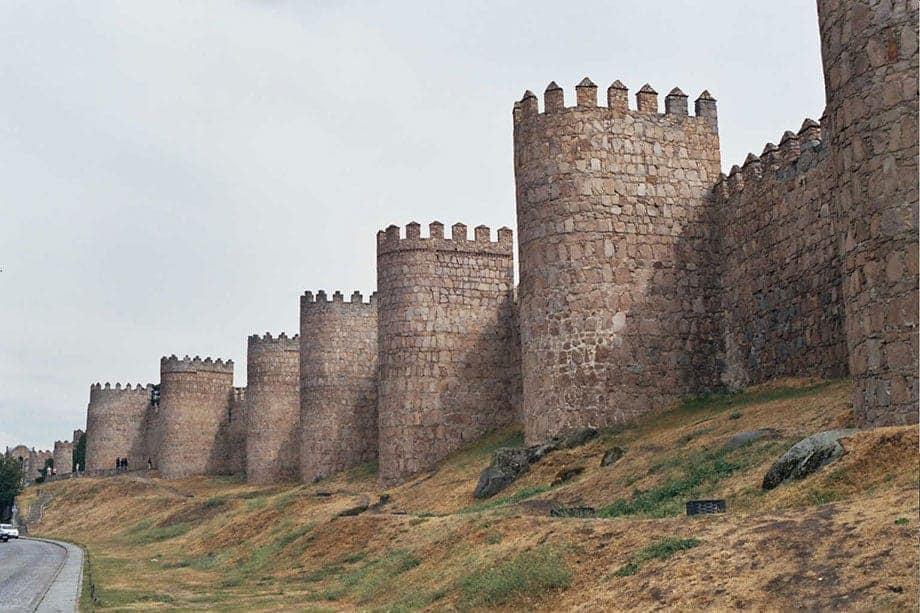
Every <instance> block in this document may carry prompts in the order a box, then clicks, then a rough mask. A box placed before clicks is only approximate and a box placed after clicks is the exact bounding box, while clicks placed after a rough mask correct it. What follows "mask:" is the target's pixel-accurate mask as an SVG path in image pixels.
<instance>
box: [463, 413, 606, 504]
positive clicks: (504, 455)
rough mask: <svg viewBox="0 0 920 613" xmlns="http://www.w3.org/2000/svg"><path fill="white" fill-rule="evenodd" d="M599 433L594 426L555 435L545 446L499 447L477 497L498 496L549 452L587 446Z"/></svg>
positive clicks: (480, 482)
mask: <svg viewBox="0 0 920 613" xmlns="http://www.w3.org/2000/svg"><path fill="white" fill-rule="evenodd" d="M597 435H598V432H597V430H596V429H594V428H581V429H579V430H573V431H571V432H569V433H568V434H566V435H565V436H556V437H553V438H552V439H550V440H549V441H548V442H546V443H543V444H542V445H534V446H532V447H525V448H523V449H521V448H515V447H502V448H500V449H496V450H495V451H494V452H492V463H491V464H489V466H487V467H486V468H484V469H483V471H482V472H481V473H480V474H479V482H478V483H476V489H475V491H474V492H473V496H475V497H476V498H488V497H490V496H494V495H495V494H497V493H498V492H500V491H501V490H503V489H505V488H506V487H508V486H509V485H510V484H511V483H512V482H513V481H514V480H515V479H517V478H518V477H520V476H521V475H523V474H524V473H526V472H527V470H528V469H529V468H530V465H531V464H533V463H534V462H537V461H539V460H541V459H542V458H543V457H544V456H545V455H546V454H548V453H552V452H553V451H558V450H560V449H571V448H572V447H578V446H579V445H584V444H585V443H587V442H588V441H590V440H592V439H594V438H596V437H597Z"/></svg>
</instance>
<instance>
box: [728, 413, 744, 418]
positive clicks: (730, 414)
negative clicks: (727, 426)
mask: <svg viewBox="0 0 920 613" xmlns="http://www.w3.org/2000/svg"><path fill="white" fill-rule="evenodd" d="M742 415H743V414H742V413H739V412H738V411H735V412H733V413H729V414H728V418H729V419H741V416H742Z"/></svg>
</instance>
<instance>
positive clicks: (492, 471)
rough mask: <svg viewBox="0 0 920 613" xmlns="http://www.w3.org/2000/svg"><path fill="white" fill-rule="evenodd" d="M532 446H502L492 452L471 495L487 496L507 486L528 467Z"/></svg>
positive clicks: (477, 496)
mask: <svg viewBox="0 0 920 613" xmlns="http://www.w3.org/2000/svg"><path fill="white" fill-rule="evenodd" d="M532 453H533V448H532V447H528V448H525V449H517V448H511V447H502V448H501V449H496V450H495V451H494V452H493V453H492V463H491V464H489V466H487V467H486V468H485V469H483V471H482V473H480V475H479V482H478V483H477V484H476V490H475V491H474V492H473V496H475V497H476V498H488V497H489V496H494V495H495V494H497V493H498V492H500V491H501V490H503V489H505V488H506V487H508V486H509V485H510V484H511V483H512V482H513V481H514V480H515V479H517V478H518V477H520V476H521V475H523V474H524V473H526V472H527V470H528V469H529V468H530V462H531V456H532Z"/></svg>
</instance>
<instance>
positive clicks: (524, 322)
mask: <svg viewBox="0 0 920 613" xmlns="http://www.w3.org/2000/svg"><path fill="white" fill-rule="evenodd" d="M619 87H622V86H619ZM619 87H615V88H612V89H613V91H612V92H611V91H608V101H609V104H610V106H609V107H603V108H599V107H597V105H596V103H594V104H591V100H590V98H591V97H590V95H585V94H582V95H581V96H580V105H579V106H578V107H576V108H564V106H563V104H562V102H563V101H562V97H563V96H562V91H561V90H552V91H550V90H547V108H546V111H547V112H545V113H542V114H541V113H539V112H538V109H537V100H536V99H535V98H530V97H528V98H526V99H525V100H522V101H521V106H520V111H519V112H517V113H515V120H514V167H515V179H516V184H517V213H518V240H519V251H520V276H521V281H520V288H519V296H520V325H521V348H522V373H523V389H524V396H523V405H524V414H525V438H526V440H527V442H528V443H531V444H532V443H535V442H537V441H541V440H546V439H547V438H549V437H552V436H555V435H557V434H559V433H560V432H563V431H566V430H569V429H571V428H577V427H584V426H587V425H593V426H597V427H604V426H608V425H613V424H616V423H621V422H623V421H626V420H629V419H632V418H634V417H636V416H638V415H641V414H643V413H645V412H647V411H649V410H651V409H652V408H653V407H655V406H660V405H661V404H663V403H664V402H666V401H668V400H670V399H673V398H676V397H678V396H679V395H681V394H684V393H689V392H692V391H697V390H701V389H708V388H711V387H714V386H716V385H718V375H717V372H716V368H715V363H716V361H717V360H718V357H719V349H718V346H719V335H718V327H717V325H716V323H715V314H716V313H717V311H718V310H719V308H718V292H717V283H716V280H717V275H716V274H715V266H714V259H713V256H714V253H715V248H716V244H715V243H714V242H713V241H711V240H709V237H710V236H711V234H712V232H711V228H710V223H711V222H710V220H709V219H708V215H709V214H710V209H711V206H710V205H709V199H710V190H711V187H712V185H713V184H714V183H715V181H716V180H717V178H718V176H719V137H718V129H717V126H716V118H715V101H714V100H713V101H709V100H706V101H703V105H702V107H701V112H698V114H697V116H687V115H686V114H683V113H680V112H678V111H679V110H680V106H679V104H676V102H675V103H672V104H670V105H669V109H670V111H671V112H668V113H663V114H660V113H657V94H656V93H655V92H654V90H653V89H652V88H651V87H646V88H643V90H642V91H641V92H640V94H639V96H638V104H639V108H638V110H635V111H632V110H629V109H628V108H626V106H625V105H624V104H621V98H623V96H620V94H619V92H621V91H622V90H621V89H619ZM623 93H624V94H625V92H623ZM551 98H552V99H551ZM622 102H625V100H622ZM710 102H711V104H710ZM551 103H552V104H551ZM698 106H699V105H698Z"/></svg>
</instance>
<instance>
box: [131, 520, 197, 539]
mask: <svg viewBox="0 0 920 613" xmlns="http://www.w3.org/2000/svg"><path fill="white" fill-rule="evenodd" d="M191 529H192V524H191V523H189V522H182V523H178V524H173V525H171V526H164V527H156V526H154V525H153V522H152V521H150V520H144V521H141V522H138V523H137V524H135V525H134V526H132V527H131V529H130V530H128V531H127V532H126V533H125V540H126V541H127V542H128V543H130V544H132V545H148V544H150V543H158V542H160V541H168V540H169V539H174V538H176V537H179V536H182V535H183V534H186V533H187V532H188V531H189V530H191Z"/></svg>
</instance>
